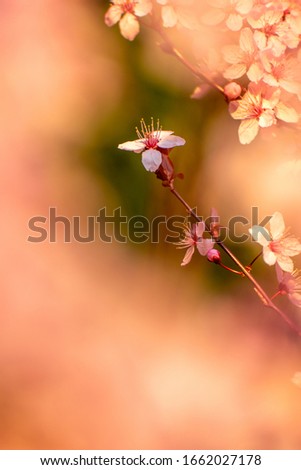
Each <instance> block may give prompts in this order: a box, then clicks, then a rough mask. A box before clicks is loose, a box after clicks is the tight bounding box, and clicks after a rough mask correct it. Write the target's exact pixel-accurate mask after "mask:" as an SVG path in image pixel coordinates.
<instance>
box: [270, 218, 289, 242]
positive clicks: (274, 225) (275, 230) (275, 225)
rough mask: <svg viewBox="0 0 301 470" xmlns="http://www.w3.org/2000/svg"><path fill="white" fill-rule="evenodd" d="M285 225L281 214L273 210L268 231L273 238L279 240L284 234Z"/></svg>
mask: <svg viewBox="0 0 301 470" xmlns="http://www.w3.org/2000/svg"><path fill="white" fill-rule="evenodd" d="M284 230H285V225H284V220H283V217H282V214H281V213H280V212H275V213H274V214H273V215H272V217H271V219H270V232H271V235H272V239H273V240H279V238H281V237H282V235H283V234H284Z"/></svg>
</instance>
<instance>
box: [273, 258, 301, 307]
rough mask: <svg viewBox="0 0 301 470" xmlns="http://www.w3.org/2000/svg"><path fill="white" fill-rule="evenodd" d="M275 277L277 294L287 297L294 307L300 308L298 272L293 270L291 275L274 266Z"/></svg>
mask: <svg viewBox="0 0 301 470" xmlns="http://www.w3.org/2000/svg"><path fill="white" fill-rule="evenodd" d="M276 275H277V280H278V283H279V287H278V288H279V293H280V294H282V295H287V296H288V298H289V300H290V301H291V302H292V303H293V304H294V305H296V306H297V307H301V276H300V271H299V270H297V269H296V270H295V271H293V272H291V273H288V272H284V271H282V269H281V268H280V267H279V266H278V265H277V264H276Z"/></svg>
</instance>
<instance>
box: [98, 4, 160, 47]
mask: <svg viewBox="0 0 301 470" xmlns="http://www.w3.org/2000/svg"><path fill="white" fill-rule="evenodd" d="M111 3H112V5H111V6H110V8H109V9H108V11H107V12H106V14H105V24H106V25H107V26H113V25H114V24H116V23H118V22H119V28H120V32H121V34H122V36H123V37H124V38H126V39H128V40H129V41H133V39H135V37H136V36H137V34H138V33H139V30H140V26H139V22H138V20H137V16H138V17H140V16H145V15H147V14H148V13H150V12H151V10H152V7H153V6H152V2H151V0H111Z"/></svg>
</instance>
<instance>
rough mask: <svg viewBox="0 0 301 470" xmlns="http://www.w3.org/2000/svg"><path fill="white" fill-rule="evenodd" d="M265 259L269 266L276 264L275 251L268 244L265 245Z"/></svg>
mask: <svg viewBox="0 0 301 470" xmlns="http://www.w3.org/2000/svg"><path fill="white" fill-rule="evenodd" d="M263 260H264V262H265V263H266V264H268V265H269V266H273V264H275V263H276V261H277V258H276V255H275V253H274V252H273V251H271V250H270V249H269V247H268V246H265V247H264V248H263ZM281 268H282V266H281ZM282 269H283V268H282ZM283 271H284V269H283Z"/></svg>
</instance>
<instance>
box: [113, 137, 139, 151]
mask: <svg viewBox="0 0 301 470" xmlns="http://www.w3.org/2000/svg"><path fill="white" fill-rule="evenodd" d="M118 148H119V149H120V150H128V151H130V152H136V153H140V152H142V150H144V149H145V144H144V141H143V140H142V139H137V140H129V141H128V142H124V143H123V144H119V145H118Z"/></svg>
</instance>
